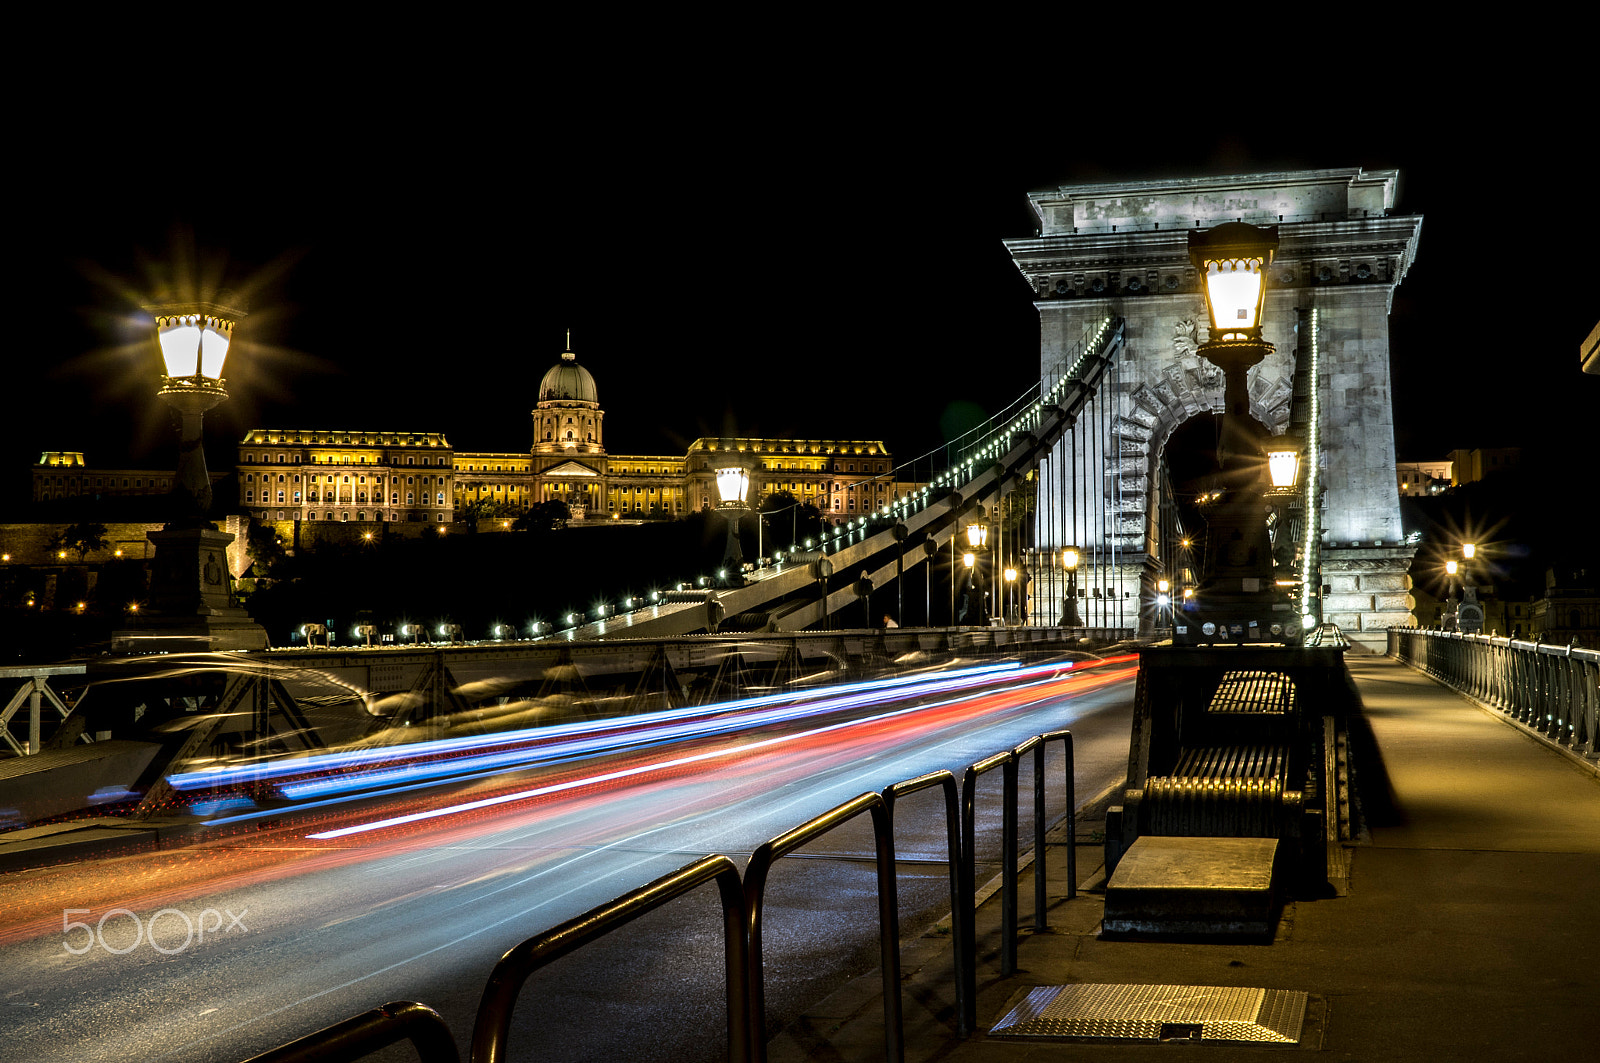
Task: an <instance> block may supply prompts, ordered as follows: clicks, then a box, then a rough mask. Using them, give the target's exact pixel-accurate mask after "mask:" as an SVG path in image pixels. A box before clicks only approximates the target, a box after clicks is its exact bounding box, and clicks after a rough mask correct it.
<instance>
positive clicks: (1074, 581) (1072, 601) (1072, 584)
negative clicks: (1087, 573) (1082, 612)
mask: <svg viewBox="0 0 1600 1063" xmlns="http://www.w3.org/2000/svg"><path fill="white" fill-rule="evenodd" d="M1082 556H1083V555H1082V553H1081V552H1080V551H1079V550H1078V548H1077V547H1076V546H1068V547H1066V548H1064V549H1063V550H1062V551H1061V567H1062V568H1064V569H1066V570H1067V598H1066V601H1065V602H1064V603H1062V608H1061V626H1062V627H1082V626H1083V619H1082V618H1081V617H1080V616H1078V561H1079V560H1080V559H1081V558H1082Z"/></svg>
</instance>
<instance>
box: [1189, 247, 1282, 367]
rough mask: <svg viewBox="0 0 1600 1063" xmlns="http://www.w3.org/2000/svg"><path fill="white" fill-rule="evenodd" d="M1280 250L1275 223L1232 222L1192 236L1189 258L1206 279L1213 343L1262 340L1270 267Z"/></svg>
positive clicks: (1207, 309)
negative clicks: (1262, 311)
mask: <svg viewBox="0 0 1600 1063" xmlns="http://www.w3.org/2000/svg"><path fill="white" fill-rule="evenodd" d="M1277 250H1278V228H1277V226H1275V225H1274V226H1268V227H1265V228H1263V227H1261V226H1256V225H1248V224H1246V223H1244V222H1228V223H1226V224H1224V225H1218V226H1216V227H1215V228H1212V229H1207V230H1205V231H1204V232H1191V233H1190V234H1189V260H1190V261H1191V262H1193V263H1194V268H1195V269H1197V270H1199V271H1200V275H1201V277H1202V278H1203V279H1204V280H1205V296H1206V312H1207V313H1208V314H1209V315H1210V317H1211V342H1213V343H1217V342H1224V343H1226V342H1234V341H1239V340H1259V339H1260V338H1261V306H1262V303H1263V302H1264V300H1265V298H1266V284H1265V279H1266V268H1267V266H1269V265H1270V264H1271V263H1272V256H1273V255H1274V254H1275V253H1276V252H1277Z"/></svg>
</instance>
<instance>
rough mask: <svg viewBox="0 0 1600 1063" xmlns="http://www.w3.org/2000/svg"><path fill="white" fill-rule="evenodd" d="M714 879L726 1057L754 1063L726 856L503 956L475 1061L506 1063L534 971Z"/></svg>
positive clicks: (745, 970)
mask: <svg viewBox="0 0 1600 1063" xmlns="http://www.w3.org/2000/svg"><path fill="white" fill-rule="evenodd" d="M711 881H715V882H716V883H717V887H718V890H719V892H720V894H721V897H722V920H723V953H724V956H725V958H726V968H727V979H728V1058H729V1059H731V1060H734V1061H735V1063H740V1061H744V1060H748V1059H750V1045H751V1033H750V1029H749V1025H748V1022H749V1016H750V1013H751V1012H750V997H749V985H750V983H751V980H752V976H751V974H750V971H749V967H750V964H749V962H748V959H749V953H748V952H747V940H748V939H747V937H746V932H745V922H746V916H747V913H746V905H745V892H744V889H743V888H741V884H740V881H739V869H738V868H736V867H735V866H734V864H733V861H732V860H729V859H728V858H727V857H726V856H705V857H702V858H700V859H699V860H696V861H695V862H694V863H691V864H685V865H684V866H683V867H680V868H679V869H678V870H676V871H674V872H672V873H671V874H670V875H663V876H662V877H661V878H658V879H656V880H655V881H654V882H652V883H650V884H649V885H647V886H642V887H640V888H639V889H636V890H634V891H633V892H632V893H628V894H625V895H624V896H622V897H619V898H617V899H616V900H614V901H611V902H610V903H609V904H603V905H601V906H600V907H598V908H592V909H590V910H589V911H587V912H585V913H584V914H582V915H580V916H578V917H577V918H575V919H569V920H567V921H566V922H565V923H562V924H561V925H560V926H556V927H552V928H551V929H549V930H546V931H545V932H544V933H542V934H539V935H537V936H535V937H531V938H529V939H528V940H526V941H524V942H523V943H522V944H520V945H518V946H516V947H515V948H513V949H512V950H511V951H509V952H507V953H506V954H505V955H504V956H502V957H500V962H499V963H497V964H495V967H494V971H493V972H491V973H490V975H489V984H488V985H486V986H484V987H483V999H482V1001H481V1002H480V1003H479V1004H478V1017H477V1021H476V1022H475V1023H474V1024H473V1027H472V1060H473V1063H504V1061H505V1060H506V1059H507V1058H508V1057H509V1046H508V1044H507V1042H508V1040H509V1038H510V1035H511V1010H512V1008H514V1007H515V1006H516V1003H517V995H518V994H519V993H520V992H521V991H522V985H523V983H524V982H526V981H527V980H528V978H529V977H530V976H531V975H532V974H533V973H534V972H535V971H537V970H538V969H539V968H541V967H543V966H545V965H546V964H548V963H550V962H551V961H553V960H556V959H559V958H560V957H562V956H565V955H566V954H567V953H569V952H572V951H573V950H574V949H577V948H579V947H580V946H582V945H585V944H587V943H588V942H590V941H593V940H594V939H595V938H598V937H601V936H603V935H605V934H608V933H610V932H611V931H613V930H615V929H617V928H618V927H620V926H623V925H625V924H627V923H631V922H632V921H633V920H635V919H637V918H639V916H641V915H644V914H645V913H646V912H651V911H654V910H655V909H657V908H659V907H661V906H662V905H663V904H666V903H667V902H668V901H670V900H673V899H674V898H677V897H680V896H682V895H683V894H685V893H688V892H689V891H690V890H692V889H695V888H696V887H698V886H700V885H703V884H704V883H706V882H711Z"/></svg>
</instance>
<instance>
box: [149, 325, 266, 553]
mask: <svg viewBox="0 0 1600 1063" xmlns="http://www.w3.org/2000/svg"><path fill="white" fill-rule="evenodd" d="M145 309H146V310H147V311H149V312H150V315H151V316H152V317H154V318H155V321H156V338H157V340H158V342H159V343H160V345H161V359H162V361H163V362H164V363H165V365H166V370H167V371H166V373H165V374H164V375H163V376H162V378H161V390H160V391H158V392H156V394H157V395H158V396H160V398H161V400H162V401H163V402H165V403H166V404H167V405H169V406H171V407H172V408H173V409H174V410H177V411H178V418H179V425H180V427H179V436H178V470H177V480H176V482H177V488H176V493H177V494H179V495H180V496H181V497H183V502H182V503H181V505H182V506H183V507H184V509H185V512H184V513H183V514H182V517H183V519H186V520H188V521H194V520H198V519H203V518H204V516H205V514H206V513H208V512H209V511H210V509H211V476H210V474H209V473H208V472H207V470H206V456H205V448H204V445H203V437H202V432H201V425H202V422H203V420H204V418H205V412H206V411H207V410H209V409H211V408H212V407H213V406H216V405H217V404H218V403H221V402H222V401H224V400H225V399H227V397H228V390H227V383H228V382H227V381H226V380H224V379H223V377H222V367H223V363H224V362H225V361H226V360H227V357H228V347H229V345H230V344H231V343H232V342H233V330H234V328H235V327H236V326H237V324H238V322H239V320H240V319H241V318H243V317H244V316H245V314H244V312H243V311H242V310H238V309H235V308H233V307H229V306H225V305H223V304H221V303H214V302H209V301H204V300H200V301H195V302H184V303H159V304H156V305H154V306H147V307H145Z"/></svg>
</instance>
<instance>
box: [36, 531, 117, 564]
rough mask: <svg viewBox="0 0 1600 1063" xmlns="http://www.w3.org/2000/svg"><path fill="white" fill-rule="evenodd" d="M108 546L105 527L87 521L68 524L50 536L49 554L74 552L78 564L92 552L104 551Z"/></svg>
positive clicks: (109, 543) (109, 542)
mask: <svg viewBox="0 0 1600 1063" xmlns="http://www.w3.org/2000/svg"><path fill="white" fill-rule="evenodd" d="M110 545H111V541H110V540H109V539H107V538H106V526H105V525H104V524H96V523H92V522H89V521H82V522H80V523H77V524H69V525H67V526H66V527H65V528H62V529H61V530H60V531H58V532H56V533H55V534H54V535H52V536H50V552H51V553H56V552H58V551H61V550H76V551H77V552H78V560H79V561H80V562H81V561H83V560H84V559H85V558H87V557H88V556H89V555H90V554H91V553H93V552H94V551H96V550H104V549H106V548H107V547H109V546H110Z"/></svg>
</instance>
